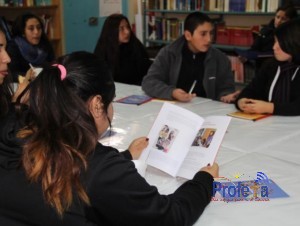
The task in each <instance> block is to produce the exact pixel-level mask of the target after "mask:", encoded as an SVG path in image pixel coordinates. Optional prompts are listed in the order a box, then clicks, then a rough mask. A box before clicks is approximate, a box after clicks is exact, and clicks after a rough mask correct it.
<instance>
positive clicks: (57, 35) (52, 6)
mask: <svg viewBox="0 0 300 226" xmlns="http://www.w3.org/2000/svg"><path fill="white" fill-rule="evenodd" d="M43 2H47V3H48V4H47V5H45V4H43V5H31V4H28V6H27V5H26V4H23V5H22V6H18V5H16V4H11V5H9V6H4V5H1V6H0V15H1V16H4V17H5V19H6V21H8V22H11V21H14V20H15V18H16V17H17V16H18V15H20V14H23V13H26V12H30V13H33V14H35V15H38V16H40V17H45V20H46V21H47V23H48V26H47V27H48V28H47V31H46V33H47V35H48V37H49V40H50V41H51V42H52V45H53V48H54V51H55V55H56V56H57V57H58V56H61V55H62V54H63V53H64V49H63V48H64V46H63V35H62V34H63V33H62V15H61V14H62V9H61V6H62V3H61V0H51V1H43Z"/></svg>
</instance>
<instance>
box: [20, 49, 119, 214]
mask: <svg viewBox="0 0 300 226" xmlns="http://www.w3.org/2000/svg"><path fill="white" fill-rule="evenodd" d="M57 63H58V64H61V65H64V67H65V68H66V71H67V75H66V78H65V79H63V80H61V71H60V70H59V69H58V67H55V66H52V67H49V68H44V70H43V71H42V73H41V74H40V75H39V76H38V77H37V78H36V79H35V80H34V81H33V82H32V83H31V84H30V86H29V87H28V93H27V95H29V105H28V106H29V107H28V108H29V109H28V110H27V111H28V116H27V122H26V123H25V125H26V126H25V128H24V129H23V130H21V131H20V132H19V137H22V138H26V143H25V145H24V150H23V159H22V160H23V166H24V168H25V171H26V175H27V177H28V179H29V180H30V181H32V182H40V183H41V184H42V190H43V194H44V197H45V200H46V202H47V203H49V204H50V205H52V206H53V207H54V208H55V209H56V210H57V212H58V213H59V214H60V215H61V216H62V215H63V213H64V211H65V210H67V209H68V207H69V206H70V205H71V204H72V200H73V194H77V195H78V197H79V198H80V199H81V200H82V201H83V202H85V203H87V204H89V198H88V196H87V194H86V192H85V190H84V187H83V185H82V183H81V180H80V174H81V172H82V170H85V169H86V168H87V162H86V157H87V156H88V155H89V153H91V152H92V151H93V150H94V149H95V147H96V143H97V140H98V134H97V128H96V124H95V121H94V118H93V116H92V114H91V113H90V112H89V109H88V107H87V101H88V100H89V99H90V98H91V97H93V96H95V95H101V97H102V101H103V104H104V110H105V111H107V108H108V106H109V104H110V103H111V102H112V100H113V98H114V94H115V86H114V83H113V80H112V77H111V73H110V71H109V70H108V68H107V66H106V64H105V63H104V62H103V61H101V60H99V58H97V57H96V56H95V55H94V54H91V53H87V52H74V53H72V54H69V55H66V56H63V57H61V58H59V59H58V60H57ZM24 95H26V93H25V94H24Z"/></svg>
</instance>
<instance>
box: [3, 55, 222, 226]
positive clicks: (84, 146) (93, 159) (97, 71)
mask: <svg viewBox="0 0 300 226" xmlns="http://www.w3.org/2000/svg"><path fill="white" fill-rule="evenodd" d="M56 63H57V65H55V66H52V67H49V68H44V70H43V71H42V72H41V73H40V74H39V76H38V77H37V78H36V79H34V80H33V81H32V82H31V83H30V85H29V86H28V87H27V90H25V92H24V94H21V97H22V95H28V97H29V103H30V104H29V105H28V106H23V108H18V109H19V110H20V111H21V112H20V113H21V114H20V115H22V116H23V117H24V119H25V120H16V118H13V117H11V116H7V118H6V119H4V120H2V121H1V122H0V155H2V156H4V160H2V161H1V162H0V184H1V186H0V194H1V195H0V219H1V223H2V224H3V225H11V224H12V223H11V222H20V223H19V224H14V225H25V224H26V225H44V226H47V225H49V226H50V225H51V226H52V225H72V226H76V225H192V224H193V223H194V222H195V221H196V220H197V219H198V218H199V216H200V215H201V214H202V212H203V210H204V208H205V207H206V206H207V205H208V203H209V202H210V200H211V194H212V189H213V177H217V176H218V166H217V165H216V164H214V165H213V166H207V167H204V168H203V169H202V170H200V171H199V172H198V173H196V174H195V176H194V178H193V179H192V180H191V181H187V182H186V183H184V184H183V185H182V186H180V187H179V188H178V189H177V190H176V191H175V192H174V193H173V194H170V195H161V194H159V193H158V190H157V188H156V187H154V186H150V185H149V184H148V183H147V182H146V180H145V179H144V178H143V177H141V176H140V175H139V174H138V172H137V170H136V168H135V166H134V163H133V162H132V161H130V160H131V159H132V158H135V159H136V158H138V156H139V154H140V153H141V151H142V150H143V149H144V148H145V147H146V146H147V145H148V140H147V139H146V138H145V137H142V138H140V139H137V140H135V142H134V143H132V145H131V146H130V147H129V149H130V152H128V151H125V153H124V154H121V153H119V151H118V150H116V149H114V148H112V147H109V146H104V145H102V144H101V143H99V142H98V139H99V137H100V136H101V135H102V134H103V133H104V132H105V131H106V130H107V128H108V127H109V126H110V123H111V120H112V118H113V107H112V101H113V98H114V96H115V85H114V82H113V79H112V76H111V73H110V71H109V70H108V67H107V66H106V64H105V63H104V62H103V61H101V60H100V59H99V58H97V57H96V56H95V55H94V54H91V53H87V52H74V53H72V54H70V55H66V56H64V57H61V58H60V59H58V61H57V62H56ZM17 104H18V103H17ZM18 109H16V110H18ZM22 109H24V111H23V110H22ZM8 135H9V136H8ZM133 148H134V149H135V150H132V149H133ZM32 205H34V208H32ZM28 216H30V217H28ZM116 216H118V217H116Z"/></svg>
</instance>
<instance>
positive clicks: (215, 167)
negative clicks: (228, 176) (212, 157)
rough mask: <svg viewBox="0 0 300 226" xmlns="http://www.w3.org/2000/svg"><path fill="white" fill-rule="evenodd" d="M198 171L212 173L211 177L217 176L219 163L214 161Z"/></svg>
mask: <svg viewBox="0 0 300 226" xmlns="http://www.w3.org/2000/svg"><path fill="white" fill-rule="evenodd" d="M200 171H205V172H207V173H209V174H210V175H212V177H213V178H216V177H219V165H218V164H217V163H215V162H214V164H213V165H212V166H210V165H208V166H205V167H203V168H201V170H200Z"/></svg>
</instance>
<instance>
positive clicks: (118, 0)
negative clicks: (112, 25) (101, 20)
mask: <svg viewBox="0 0 300 226" xmlns="http://www.w3.org/2000/svg"><path fill="white" fill-rule="evenodd" d="M113 13H122V0H99V17H107V16H109V15H111V14H113Z"/></svg>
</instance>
